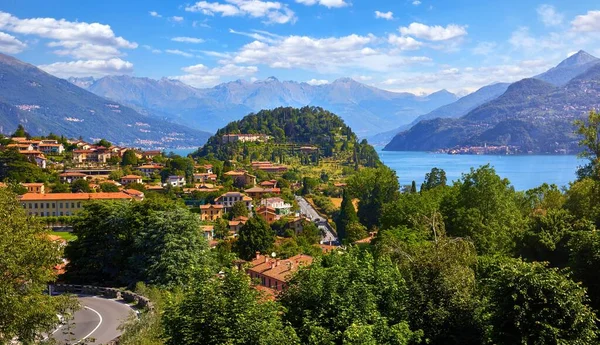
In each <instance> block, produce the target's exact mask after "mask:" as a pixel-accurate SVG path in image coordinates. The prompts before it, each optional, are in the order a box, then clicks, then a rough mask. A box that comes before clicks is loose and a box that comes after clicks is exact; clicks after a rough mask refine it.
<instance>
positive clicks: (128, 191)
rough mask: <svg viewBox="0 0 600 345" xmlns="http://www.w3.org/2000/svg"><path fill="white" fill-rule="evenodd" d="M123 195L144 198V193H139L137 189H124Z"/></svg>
mask: <svg viewBox="0 0 600 345" xmlns="http://www.w3.org/2000/svg"><path fill="white" fill-rule="evenodd" d="M123 193H125V194H129V195H132V196H144V192H140V191H139V190H137V189H124V190H123Z"/></svg>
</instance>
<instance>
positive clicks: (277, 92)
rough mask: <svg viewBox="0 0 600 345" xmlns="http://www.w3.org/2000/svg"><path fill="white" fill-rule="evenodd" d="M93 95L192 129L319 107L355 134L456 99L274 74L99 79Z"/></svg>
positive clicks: (403, 121)
mask: <svg viewBox="0 0 600 345" xmlns="http://www.w3.org/2000/svg"><path fill="white" fill-rule="evenodd" d="M87 89H88V90H89V91H91V92H93V93H95V94H97V95H99V96H102V97H105V98H109V99H112V100H115V101H116V102H119V103H122V104H125V105H128V106H131V107H133V108H134V109H136V110H138V111H140V112H142V113H144V114H152V115H156V116H160V117H164V118H168V119H170V120H172V121H174V122H177V123H180V124H184V125H187V126H190V127H193V128H202V129H209V130H216V129H218V128H220V127H222V126H224V125H226V124H227V123H229V122H231V121H234V120H237V119H240V118H242V117H243V116H244V115H246V114H248V113H252V112H258V111H260V110H262V109H272V108H276V107H280V106H291V107H302V106H306V105H311V106H320V107H323V108H326V109H329V110H330V111H332V112H335V113H336V114H338V115H339V116H341V117H342V118H343V119H344V121H345V122H346V123H347V124H348V125H350V126H351V127H352V128H353V129H354V130H355V131H356V132H357V133H358V134H359V135H360V136H366V135H370V134H375V133H378V132H381V131H383V130H385V129H389V128H395V127H398V125H401V124H408V123H410V122H411V121H412V120H414V119H415V118H416V117H417V116H419V115H421V114H424V113H427V112H430V111H431V110H433V109H436V108H438V107H440V106H442V105H445V104H448V103H451V102H454V101H455V100H456V99H457V97H456V96H455V95H454V94H452V93H450V92H448V91H445V90H442V91H440V92H436V93H434V94H431V95H428V96H416V95H413V94H410V93H397V92H389V91H385V90H381V89H377V88H375V87H371V86H368V85H365V84H362V83H359V82H357V81H355V80H353V79H350V78H342V79H338V80H336V81H334V82H332V83H329V84H324V85H309V84H307V83H298V82H294V81H280V80H278V79H277V78H275V77H270V78H267V79H265V80H259V81H255V82H248V81H243V80H237V81H232V82H228V83H223V84H220V85H217V86H215V87H213V88H207V89H196V88H193V87H191V86H188V85H185V84H183V83H181V82H178V81H173V80H169V79H164V78H163V79H161V80H153V79H148V78H134V77H127V76H121V77H104V78H101V79H99V80H97V81H95V82H94V83H92V84H91V85H89V87H87Z"/></svg>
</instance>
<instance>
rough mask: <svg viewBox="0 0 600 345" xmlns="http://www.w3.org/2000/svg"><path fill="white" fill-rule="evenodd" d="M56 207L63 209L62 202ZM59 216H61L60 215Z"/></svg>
mask: <svg viewBox="0 0 600 345" xmlns="http://www.w3.org/2000/svg"><path fill="white" fill-rule="evenodd" d="M58 207H59V208H63V203H62V202H61V203H59V204H58ZM61 216H62V215H61Z"/></svg>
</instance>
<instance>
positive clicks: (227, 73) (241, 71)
mask: <svg viewBox="0 0 600 345" xmlns="http://www.w3.org/2000/svg"><path fill="white" fill-rule="evenodd" d="M181 70H182V71H184V72H185V73H187V74H185V75H181V76H174V77H170V78H171V79H176V80H179V81H181V82H184V83H186V84H188V85H192V86H195V87H212V86H215V85H217V84H219V83H221V82H222V79H221V78H222V77H236V78H245V77H249V76H252V75H254V74H255V73H256V72H258V68H257V67H255V66H239V65H234V64H227V65H223V66H219V67H214V68H210V67H207V66H205V65H203V64H198V65H193V66H187V67H184V68H182V69H181Z"/></svg>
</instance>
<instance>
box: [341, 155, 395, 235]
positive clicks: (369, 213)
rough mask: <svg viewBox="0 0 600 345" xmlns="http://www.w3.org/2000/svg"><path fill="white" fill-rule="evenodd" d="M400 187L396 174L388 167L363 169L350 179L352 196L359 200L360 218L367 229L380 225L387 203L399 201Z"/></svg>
mask: <svg viewBox="0 0 600 345" xmlns="http://www.w3.org/2000/svg"><path fill="white" fill-rule="evenodd" d="M399 189H400V186H399V184H398V178H397V177H396V173H395V172H394V171H393V170H391V169H390V168H388V167H387V166H381V167H378V168H365V169H361V170H360V171H359V172H358V173H357V174H355V175H353V176H352V177H350V178H349V179H348V190H349V192H350V195H352V196H353V197H356V198H358V199H359V200H360V201H359V203H358V218H359V220H360V222H361V223H362V224H363V225H365V226H366V227H367V228H373V227H376V226H379V225H380V215H381V213H382V209H383V206H384V205H385V204H386V203H389V202H393V201H394V200H397V198H398V195H399Z"/></svg>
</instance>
